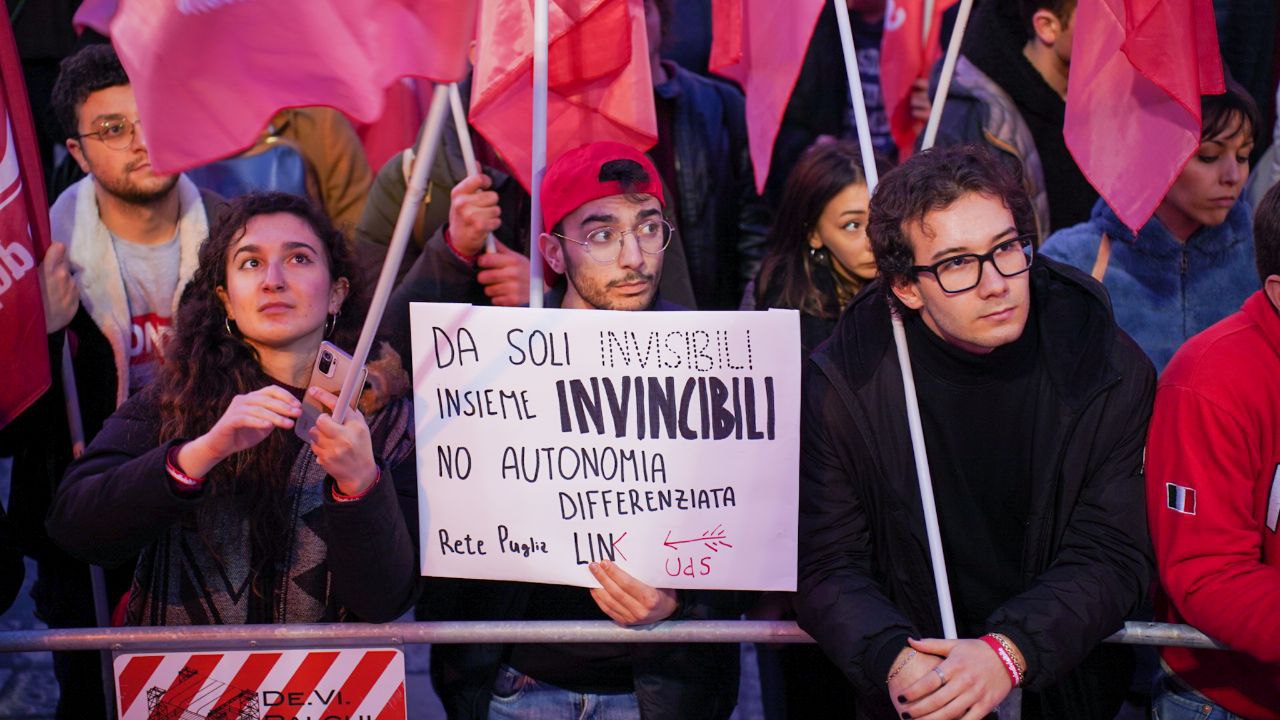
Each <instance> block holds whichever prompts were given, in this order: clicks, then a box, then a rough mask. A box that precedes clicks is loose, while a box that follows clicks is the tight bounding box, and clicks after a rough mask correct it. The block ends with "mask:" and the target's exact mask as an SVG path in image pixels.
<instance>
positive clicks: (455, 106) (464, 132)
mask: <svg viewBox="0 0 1280 720" xmlns="http://www.w3.org/2000/svg"><path fill="white" fill-rule="evenodd" d="M449 108H450V109H451V110H452V111H453V127H454V129H455V130H457V132H458V145H460V146H461V147H462V164H463V165H464V166H465V167H466V168H467V175H468V176H470V175H475V174H476V173H478V172H480V164H479V163H477V162H476V150H475V148H473V147H471V131H470V130H468V129H467V114H466V113H465V112H463V110H462V92H461V91H459V90H458V83H449ZM494 242H496V240H495V239H494V237H493V233H489V234H488V235H487V236H485V239H484V251H485V252H493V251H494V249H495V248H494V246H493V244H494Z"/></svg>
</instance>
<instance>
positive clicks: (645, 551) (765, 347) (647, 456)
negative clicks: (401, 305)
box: [410, 303, 801, 590]
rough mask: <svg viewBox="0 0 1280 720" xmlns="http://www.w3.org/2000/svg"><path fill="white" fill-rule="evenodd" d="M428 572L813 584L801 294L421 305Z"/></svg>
mask: <svg viewBox="0 0 1280 720" xmlns="http://www.w3.org/2000/svg"><path fill="white" fill-rule="evenodd" d="M410 317H411V322H412V337H413V368H414V414H415V425H416V437H417V449H418V483H419V494H418V498H419V509H420V515H421V541H422V544H421V548H422V572H423V574H424V575H433V576H442V577H461V578H478V579H491V580H520V581H529V582H545V583H557V584H564V585H579V586H585V587H592V586H595V585H596V583H595V581H594V579H593V578H592V576H591V574H590V572H589V570H588V568H587V565H588V564H589V563H592V562H595V561H599V560H610V561H613V562H616V563H618V564H619V565H620V566H621V567H622V568H623V569H624V570H626V571H627V572H629V573H631V574H632V575H634V576H636V577H637V578H639V579H640V580H642V581H643V582H645V583H648V584H649V585H652V586H654V587H667V588H703V589H734V590H794V589H795V575H796V520H797V512H798V510H797V508H798V505H797V478H798V467H799V406H800V372H799V361H800V355H801V354H800V336H799V333H800V331H799V318H798V315H797V314H796V312H794V311H782V310H775V311H769V312H743V313H738V312H610V311H603V310H559V309H555V310H533V309H526V308H497V307H473V306H470V305H454V304H429V303H414V304H413V305H412V307H411V310H410Z"/></svg>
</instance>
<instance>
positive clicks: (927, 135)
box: [920, 0, 973, 150]
mask: <svg viewBox="0 0 1280 720" xmlns="http://www.w3.org/2000/svg"><path fill="white" fill-rule="evenodd" d="M972 11H973V0H960V10H959V12H958V13H957V15H956V26H955V28H954V29H952V31H951V42H949V43H947V56H946V59H944V60H943V61H942V75H941V76H940V77H939V78H938V89H937V90H936V91H934V93H933V105H932V106H931V107H930V108H929V124H928V125H926V126H925V128H924V139H923V140H922V141H921V143H920V148H921V149H922V150H928V149H929V148H931V147H933V143H934V142H935V141H936V140H937V139H938V125H940V124H941V123H942V108H943V107H944V106H945V105H946V104H947V93H948V92H950V91H951V77H952V76H953V75H955V72H956V60H957V59H958V58H959V57H960V41H961V39H963V38H964V30H965V27H966V26H967V25H968V24H969V13H970V12H972ZM925 21H926V22H928V17H926V18H925ZM927 37H928V35H927V34H926V38H927ZM926 42H927V40H926Z"/></svg>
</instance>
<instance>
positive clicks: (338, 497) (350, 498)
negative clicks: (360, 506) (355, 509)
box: [329, 468, 382, 503]
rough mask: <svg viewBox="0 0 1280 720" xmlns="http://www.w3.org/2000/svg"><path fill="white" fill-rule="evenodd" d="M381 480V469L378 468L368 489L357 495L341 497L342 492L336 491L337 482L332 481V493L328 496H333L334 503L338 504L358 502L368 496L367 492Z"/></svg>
mask: <svg viewBox="0 0 1280 720" xmlns="http://www.w3.org/2000/svg"><path fill="white" fill-rule="evenodd" d="M381 479H382V468H378V470H377V473H376V474H375V475H374V476H373V482H371V483H369V487H367V488H365V489H364V490H361V491H360V494H359V495H343V494H342V491H341V490H339V489H338V483H337V481H334V483H333V492H331V493H329V494H330V495H332V496H333V501H334V502H340V503H348V502H355V501H356V500H359V499H360V498H362V497H364V496H365V495H368V494H369V491H370V490H372V489H373V488H374V486H375V485H377V484H378V481H379V480H381Z"/></svg>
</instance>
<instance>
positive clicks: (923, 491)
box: [832, 0, 958, 639]
mask: <svg viewBox="0 0 1280 720" xmlns="http://www.w3.org/2000/svg"><path fill="white" fill-rule="evenodd" d="M832 3H833V4H834V5H835V8H836V22H837V24H838V25H839V26H840V45H841V47H842V48H843V49H844V67H845V72H846V73H847V74H848V76H849V93H850V95H851V96H852V99H853V113H854V119H855V121H856V123H857V126H858V141H859V144H860V147H861V148H862V165H863V168H864V169H865V173H866V176H867V191H868V192H870V193H871V194H875V190H876V184H877V183H878V182H879V177H880V176H879V174H878V173H877V172H876V161H875V155H874V154H873V153H872V148H871V126H870V125H869V124H868V123H867V104H866V102H865V101H864V99H863V97H862V81H861V78H860V77H859V75H858V56H857V54H856V52H855V49H854V46H853V30H852V28H851V26H850V24H849V7H848V5H846V4H845V0H832ZM892 319H893V340H894V344H895V345H896V346H897V350H898V365H899V367H900V368H901V370H902V387H903V390H904V391H905V393H906V400H907V425H908V427H909V428H910V430H911V449H912V453H913V455H914V456H915V464H916V480H917V481H918V482H919V485H920V503H921V505H922V506H923V508H924V526H925V532H926V534H927V535H928V538H929V559H930V561H931V562H932V563H933V580H934V586H935V589H936V590H937V593H938V612H939V614H940V615H941V617H942V631H943V635H944V636H945V637H947V638H950V639H955V638H956V637H958V635H957V633H956V616H955V610H954V609H953V608H952V606H951V585H950V583H949V581H948V579H947V563H946V559H945V558H944V557H943V552H942V532H941V530H940V529H939V526H938V508H937V504H936V503H935V502H934V499H933V480H932V476H931V475H930V473H929V457H928V455H926V454H925V444H924V429H923V426H922V425H921V422H920V404H919V401H918V399H917V398H916V385H915V378H914V377H913V376H912V374H911V356H910V354H909V352H908V349H907V335H906V332H905V331H904V330H903V325H902V318H901V317H899V316H898V314H897V313H894V314H893V318H892Z"/></svg>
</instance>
